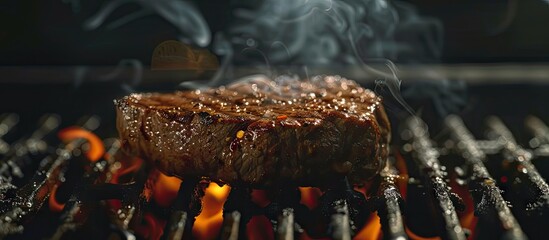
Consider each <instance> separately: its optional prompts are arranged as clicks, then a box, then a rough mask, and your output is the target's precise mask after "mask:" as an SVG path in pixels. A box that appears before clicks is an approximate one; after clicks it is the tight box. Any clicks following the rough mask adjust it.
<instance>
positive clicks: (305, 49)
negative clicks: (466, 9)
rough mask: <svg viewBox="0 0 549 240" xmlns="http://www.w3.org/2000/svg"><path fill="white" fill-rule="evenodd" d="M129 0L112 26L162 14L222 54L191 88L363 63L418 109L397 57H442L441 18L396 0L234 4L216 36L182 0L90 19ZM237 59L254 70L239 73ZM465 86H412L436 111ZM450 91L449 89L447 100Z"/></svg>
mask: <svg viewBox="0 0 549 240" xmlns="http://www.w3.org/2000/svg"><path fill="white" fill-rule="evenodd" d="M511 1H512V0H511ZM126 3H137V4H139V5H140V6H141V7H142V9H141V10H140V11H137V12H135V13H133V14H130V15H127V16H124V17H122V18H120V19H118V20H115V21H112V22H110V23H108V24H107V28H110V29H113V28H117V27H120V26H122V25H124V24H126V23H128V22H130V21H132V20H134V19H136V18H139V17H143V16H146V15H150V14H157V15H159V16H161V17H163V18H164V19H166V20H168V21H169V22H170V23H171V24H173V25H174V26H175V27H176V28H177V29H179V30H180V32H181V33H182V35H183V36H184V37H183V40H184V41H186V42H190V43H194V44H196V45H198V46H202V47H204V46H209V47H210V48H211V49H212V51H213V52H214V53H216V54H217V55H219V56H221V57H222V60H221V66H220V70H219V71H218V72H216V74H215V76H214V77H213V78H212V79H211V80H210V81H196V82H184V83H182V84H181V86H183V87H186V88H194V89H197V88H203V87H211V86H217V85H221V84H228V83H230V82H234V80H235V79H239V78H243V77H245V76H247V75H249V74H251V73H257V74H263V75H265V77H267V78H269V79H279V80H280V79H281V78H279V77H278V76H283V75H286V76H292V77H293V76H294V75H299V76H297V77H300V78H309V77H310V76H314V75H318V74H324V73H326V72H323V71H325V70H326V69H329V71H334V70H335V71H339V70H343V71H347V70H349V68H358V69H359V70H360V71H361V72H362V73H363V74H364V75H365V76H367V78H376V79H378V80H377V81H376V82H375V84H376V86H383V87H384V88H385V89H387V90H388V91H389V92H390V93H391V95H392V96H393V97H394V99H396V101H397V102H398V103H399V104H400V105H402V106H403V107H404V109H405V110H406V111H407V112H409V113H410V114H414V111H413V110H412V108H411V107H410V106H409V105H408V104H407V103H406V102H405V100H404V98H403V97H402V95H401V89H400V87H401V82H402V81H401V79H399V78H398V70H397V68H396V66H395V64H394V62H396V63H404V64H415V63H433V62H438V59H439V58H440V56H441V52H442V47H443V27H442V24H441V23H440V22H439V21H438V20H435V19H432V18H427V17H423V16H420V15H419V14H418V12H417V10H416V9H415V8H414V7H413V6H411V5H410V4H407V3H404V2H401V1H397V0H395V1H388V0H263V1H262V2H261V4H259V5H258V6H259V7H256V8H253V9H243V8H240V9H230V11H233V13H234V18H233V20H232V21H231V22H230V23H228V27H227V28H226V29H225V30H223V31H220V32H217V33H214V38H213V41H212V42H211V43H210V39H211V33H210V29H209V27H208V25H207V24H206V22H205V20H204V19H203V17H202V15H201V14H200V12H199V11H198V10H197V9H196V8H195V7H194V6H193V5H192V4H191V3H190V2H188V1H183V0H156V1H147V0H114V1H110V2H108V3H107V4H105V5H104V6H103V7H102V8H101V9H100V10H99V11H98V12H97V14H95V15H94V16H93V17H91V18H90V19H89V20H88V21H87V22H86V24H85V27H86V28H87V29H95V28H98V27H100V26H101V25H104V24H105V22H106V19H107V17H108V16H109V15H110V14H111V13H112V12H113V11H115V10H116V9H117V8H118V7H120V6H121V5H123V4H126ZM235 67H238V68H246V69H248V70H249V69H252V71H251V72H250V71H245V72H244V73H239V72H238V71H236V70H235V69H236V68H235ZM353 70H356V69H353ZM253 71H256V72H253ZM340 74H343V72H341V73H340ZM442 80H443V79H442ZM361 83H364V82H361ZM461 87H462V85H460V84H457V85H455V86H454V85H452V84H451V83H449V82H448V81H437V82H436V83H429V84H425V86H423V87H422V88H421V89H424V90H421V89H419V90H418V89H417V88H412V90H409V91H408V92H407V96H409V97H412V98H413V97H415V96H416V95H417V94H420V95H421V94H426V95H428V96H431V97H432V98H433V101H434V102H436V103H435V106H436V108H437V111H439V112H440V113H441V114H443V113H447V112H455V110H456V108H457V106H459V105H461V103H462V100H461V98H459V97H455V96H454V94H453V93H454V92H460V91H461V90H462V88H461ZM438 93H440V94H438ZM446 93H448V94H446ZM414 94H415V95H414ZM444 96H451V97H450V99H449V100H447V99H446V98H444Z"/></svg>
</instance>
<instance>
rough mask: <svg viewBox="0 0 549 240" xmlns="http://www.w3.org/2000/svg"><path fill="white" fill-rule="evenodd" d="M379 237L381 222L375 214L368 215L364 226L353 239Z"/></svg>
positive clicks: (373, 239) (373, 238)
mask: <svg viewBox="0 0 549 240" xmlns="http://www.w3.org/2000/svg"><path fill="white" fill-rule="evenodd" d="M380 237H381V222H380V219H379V216H378V215H377V212H376V213H372V214H370V218H369V219H368V222H367V223H366V226H364V228H362V230H360V232H359V233H358V234H357V235H356V236H355V237H354V239H357V240H358V239H372V240H375V239H379V238H380Z"/></svg>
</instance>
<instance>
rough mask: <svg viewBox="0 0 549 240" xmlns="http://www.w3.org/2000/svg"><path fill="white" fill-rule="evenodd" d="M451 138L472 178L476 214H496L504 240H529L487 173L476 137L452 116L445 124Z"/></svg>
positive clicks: (470, 178)
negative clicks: (491, 212)
mask: <svg viewBox="0 0 549 240" xmlns="http://www.w3.org/2000/svg"><path fill="white" fill-rule="evenodd" d="M445 123H446V126H447V128H448V129H449V130H450V132H451V137H452V139H453V140H455V141H456V143H455V145H456V146H457V150H458V151H460V152H461V153H462V154H461V155H462V156H463V158H464V159H465V160H466V164H467V166H468V169H469V172H470V173H471V174H470V177H469V185H470V189H471V190H470V191H471V194H472V196H473V199H474V200H475V214H476V215H477V216H479V215H483V214H486V213H487V212H489V211H490V210H492V211H494V212H495V213H496V214H495V215H496V217H497V219H498V221H499V223H500V224H501V231H502V232H503V236H504V237H503V238H505V239H527V237H526V235H525V234H524V232H523V231H522V229H521V227H520V225H519V224H518V222H517V220H516V219H515V217H514V216H513V214H512V213H511V210H510V208H509V206H508V203H507V202H506V201H505V199H504V198H503V196H502V194H501V190H500V189H499V188H498V187H497V185H496V180H494V179H493V178H492V176H491V175H490V173H489V172H488V169H486V166H485V165H484V161H486V154H485V153H484V152H483V151H482V150H481V149H480V148H479V147H478V145H477V143H476V141H475V139H474V137H473V135H472V134H471V132H469V130H468V129H467V128H466V127H465V124H464V123H463V121H462V120H461V118H459V117H458V116H454V115H453V116H449V117H447V118H446V120H445ZM489 217H491V216H489Z"/></svg>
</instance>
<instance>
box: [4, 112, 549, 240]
mask: <svg viewBox="0 0 549 240" xmlns="http://www.w3.org/2000/svg"><path fill="white" fill-rule="evenodd" d="M17 121H18V117H17V115H16V114H4V115H2V116H0V156H1V157H2V160H1V161H0V201H1V202H2V207H1V208H0V214H1V215H0V238H9V239H24V238H29V237H41V238H44V237H45V238H51V239H67V238H74V237H75V236H85V235H83V234H87V233H89V232H86V231H84V230H83V229H85V228H86V227H89V226H90V224H91V225H94V226H93V228H92V229H97V228H102V227H104V228H106V229H108V234H107V235H101V236H103V237H105V238H110V237H112V236H115V235H116V236H117V237H118V238H122V239H144V238H156V237H159V238H161V239H189V238H192V236H193V235H192V228H193V225H194V223H195V218H196V217H197V216H199V214H201V211H202V198H203V197H204V195H205V192H206V188H207V187H208V182H207V181H205V180H203V179H185V180H184V181H183V182H181V184H180V186H179V190H178V192H177V196H176V197H175V200H174V201H173V204H172V205H171V207H169V208H165V207H164V208H163V207H160V206H157V205H156V204H155V203H154V201H152V200H150V193H147V191H150V189H151V185H154V182H155V181H156V180H157V178H158V173H157V172H155V170H154V169H151V166H148V165H147V164H143V163H142V161H141V162H139V161H133V160H131V159H129V158H128V157H127V156H124V155H123V153H122V152H121V151H120V144H119V142H118V141H117V140H116V139H106V140H105V141H103V143H104V145H105V147H106V151H105V152H106V154H104V155H103V157H101V158H100V159H98V160H96V161H90V160H89V159H88V157H86V154H85V152H87V151H89V150H90V149H91V148H92V146H91V142H90V140H89V139H87V138H85V137H83V138H82V137H77V138H74V139H69V140H70V141H65V142H63V141H59V140H57V137H55V133H56V132H57V131H58V128H59V126H60V118H59V116H57V115H53V114H50V115H46V116H44V118H43V119H42V120H41V121H39V124H38V126H37V128H36V130H34V131H33V132H31V133H30V134H29V135H26V136H24V137H20V138H19V139H17V140H14V141H10V140H5V139H4V137H5V136H7V135H8V134H10V131H11V132H13V128H15V127H16V126H17ZM444 124H445V129H446V130H445V132H444V134H442V135H441V136H442V137H441V138H442V139H443V141H441V142H440V143H441V144H440V145H437V144H435V142H434V141H433V140H432V139H431V137H430V135H429V133H428V129H427V125H426V124H425V123H424V122H423V121H422V120H421V119H419V118H417V117H412V118H409V119H408V120H406V121H405V122H404V124H403V125H402V127H403V130H402V131H401V136H402V139H403V140H404V144H402V146H400V147H396V146H395V147H394V148H393V154H392V155H393V156H392V157H391V159H390V161H388V162H389V163H388V165H387V166H386V168H385V169H384V170H383V171H382V173H381V174H380V175H379V177H377V178H376V179H374V180H373V181H372V183H370V185H369V186H368V187H364V188H353V187H352V186H350V184H349V183H348V181H347V179H345V178H342V179H341V180H340V181H337V182H334V183H333V185H332V186H330V187H327V188H325V189H322V192H323V194H322V196H321V197H320V198H319V199H318V200H317V205H318V206H317V207H316V208H309V207H307V206H306V205H305V204H304V203H303V199H302V198H301V192H300V188H299V186H291V185H288V186H284V187H280V188H278V189H269V190H262V191H263V192H264V193H265V194H266V196H268V198H269V199H270V201H269V202H268V203H267V204H264V205H260V204H258V203H256V202H254V200H253V199H252V196H251V195H252V192H254V191H257V189H251V188H249V187H248V186H244V185H238V184H237V185H234V186H231V187H232V188H231V191H230V192H229V195H228V197H227V200H226V201H225V203H224V206H223V213H222V214H223V221H222V223H220V224H221V227H220V229H221V230H220V231H219V233H216V235H217V238H219V239H229V240H235V239H243V238H246V237H245V236H247V235H249V234H250V233H249V231H248V230H249V229H248V228H247V224H248V223H249V222H250V221H252V219H253V218H254V217H256V216H265V217H266V218H267V219H269V220H270V223H271V225H272V233H273V237H274V238H275V239H284V240H290V239H307V238H305V237H304V236H303V235H304V234H306V235H307V236H308V237H312V238H331V239H342V240H344V239H349V240H350V239H353V237H354V236H357V238H360V239H362V238H371V239H378V238H381V237H382V238H383V239H399V240H401V239H408V238H410V239H420V238H428V237H436V236H438V237H440V238H441V239H467V238H469V239H471V238H473V239H481V236H486V234H487V233H484V235H483V234H482V232H483V231H484V232H495V233H497V234H498V236H499V238H502V239H527V238H531V239H542V236H543V234H544V232H545V231H544V230H543V229H537V228H533V227H528V228H526V227H525V226H527V225H528V224H531V223H532V222H538V223H537V224H544V223H547V222H548V216H547V211H548V209H549V186H548V185H547V183H546V182H545V180H544V179H543V177H542V176H541V174H540V173H539V172H538V170H537V169H536V167H535V162H534V161H538V160H536V159H537V158H539V157H543V156H549V154H546V153H547V152H548V151H547V150H546V149H549V147H547V146H549V127H547V126H546V125H545V123H543V121H541V120H540V119H537V118H535V117H529V118H527V120H526V126H527V128H528V129H529V130H530V131H531V132H532V133H533V136H534V138H533V139H532V140H531V141H530V142H529V143H530V146H532V147H534V148H535V149H534V150H532V151H530V150H526V149H525V148H523V147H521V146H520V145H519V144H518V142H517V141H516V140H515V139H514V137H513V135H512V133H511V132H510V130H509V129H508V128H507V127H506V126H505V125H504V123H503V122H502V121H501V120H500V119H499V118H496V117H490V118H488V119H487V132H486V138H487V139H486V140H476V139H475V137H474V136H473V134H472V133H471V132H470V131H469V130H468V129H467V128H466V126H465V123H464V122H463V121H462V120H461V119H460V118H459V117H457V116H450V117H448V118H446V120H445V121H444ZM79 126H80V127H79V129H84V130H86V131H88V132H89V131H93V130H95V129H97V128H98V127H99V120H98V118H96V117H88V118H85V120H84V121H82V123H81V124H79ZM439 140H440V139H439ZM437 146H443V147H442V148H437ZM451 167H454V169H452V168H451ZM121 171H122V172H124V171H125V173H121ZM399 172H400V173H399ZM408 172H409V174H408ZM491 173H495V175H492V174H491ZM126 175H128V176H126ZM113 179H116V181H114V182H113ZM498 179H500V181H498ZM502 179H507V180H506V181H503V180H502ZM456 184H457V185H456ZM455 186H457V188H456V187H455ZM460 189H466V191H465V192H463V191H460ZM502 189H504V190H505V191H502ZM467 190H468V192H467ZM515 190H516V191H515ZM506 191H507V192H506ZM458 193H459V195H458ZM522 193H527V194H525V196H523V197H522V198H521V197H517V196H518V195H521V194H522ZM55 194H59V196H65V197H64V201H63V202H64V203H62V204H61V203H58V202H56V201H57V200H55V197H53V200H52V196H53V195H55ZM62 198H63V197H62ZM462 198H464V199H462ZM467 198H471V199H472V204H468V200H467ZM112 199H118V200H120V202H119V204H120V206H118V207H117V208H113V209H118V210H116V211H109V209H110V208H112V206H113V205H112V203H111V202H109V201H111V200H112ZM424 200H426V201H424ZM48 201H49V202H48ZM52 201H53V203H51V202H52ZM46 202H48V203H49V206H50V208H51V207H52V205H53V206H58V205H59V206H58V207H59V208H60V209H62V210H61V211H60V212H58V213H52V211H49V209H47V208H46V205H48V204H46ZM510 202H511V203H513V205H514V207H511V206H510V204H509V203H510ZM523 203H524V204H523ZM56 204H57V205H56ZM523 206H525V207H523ZM471 208H473V210H474V213H475V215H476V219H477V220H478V221H479V224H478V225H477V226H476V227H475V224H465V223H464V219H465V217H464V214H463V212H464V211H465V212H466V211H467V209H469V210H471ZM98 209H99V210H101V209H103V210H105V209H107V211H104V212H106V213H105V214H97V215H105V217H103V218H101V217H99V216H94V215H96V214H95V212H96V211H97V210H98ZM150 212H153V213H154V215H155V216H156V217H157V218H158V219H160V222H162V224H160V225H163V226H160V227H158V226H157V228H158V229H161V230H160V232H159V233H157V234H154V231H153V230H151V229H148V232H147V234H145V235H144V234H143V231H141V230H138V228H140V227H141V226H140V224H141V223H142V222H144V221H147V219H148V216H149V215H147V214H148V213H150ZM374 212H376V213H374ZM373 214H376V215H377V216H376V217H372V216H375V215H373ZM422 215H423V216H422ZM52 217H53V218H54V219H57V220H56V221H50V223H49V224H48V225H47V226H42V227H39V226H38V225H40V223H42V222H44V221H48V219H52ZM40 219H42V220H40ZM44 219H45V220H44ZM98 221H99V222H101V221H104V222H103V223H102V224H101V223H98ZM105 222H106V223H105ZM376 222H379V223H378V224H379V225H380V226H379V227H378V228H377V229H375V227H371V226H374V225H375V224H376ZM164 224H165V225H164ZM482 224H484V226H488V227H487V228H481V227H480V226H481V225H482ZM141 225H142V224H141ZM364 225H365V226H366V227H364V228H363V227H362V226H364ZM471 226H473V227H474V228H472V229H469V228H471ZM149 227H150V226H149ZM37 228H40V229H41V231H32V230H33V229H37ZM43 228H47V229H43ZM366 229H375V230H377V232H376V231H371V232H368V231H369V230H366ZM379 232H381V233H379ZM79 234H80V235H79ZM113 234H114V235H113ZM418 235H421V236H422V237H419V236H418Z"/></svg>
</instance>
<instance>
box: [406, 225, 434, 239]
mask: <svg viewBox="0 0 549 240" xmlns="http://www.w3.org/2000/svg"><path fill="white" fill-rule="evenodd" d="M406 234H408V238H410V240H441V238H440V237H422V236H419V235H417V234H415V233H414V232H412V231H411V230H410V229H409V228H407V227H406Z"/></svg>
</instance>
